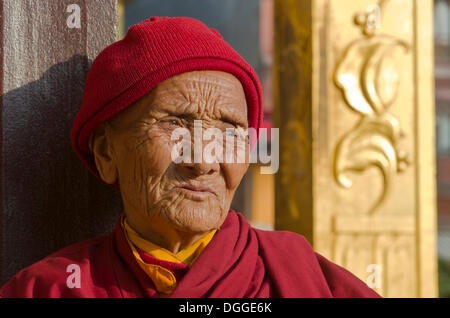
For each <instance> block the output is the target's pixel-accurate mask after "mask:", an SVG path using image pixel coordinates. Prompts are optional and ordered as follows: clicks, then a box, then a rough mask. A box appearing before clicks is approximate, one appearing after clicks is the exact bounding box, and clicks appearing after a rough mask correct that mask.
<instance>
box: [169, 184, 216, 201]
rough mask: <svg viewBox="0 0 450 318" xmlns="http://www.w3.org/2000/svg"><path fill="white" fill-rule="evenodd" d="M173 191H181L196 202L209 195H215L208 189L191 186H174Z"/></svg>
mask: <svg viewBox="0 0 450 318" xmlns="http://www.w3.org/2000/svg"><path fill="white" fill-rule="evenodd" d="M174 190H177V191H181V192H183V193H184V194H186V195H187V196H188V197H191V198H192V199H196V200H204V199H206V198H208V197H210V196H211V195H216V193H215V192H214V191H213V190H211V189H210V188H208V187H202V186H194V185H191V184H183V185H179V186H175V187H174Z"/></svg>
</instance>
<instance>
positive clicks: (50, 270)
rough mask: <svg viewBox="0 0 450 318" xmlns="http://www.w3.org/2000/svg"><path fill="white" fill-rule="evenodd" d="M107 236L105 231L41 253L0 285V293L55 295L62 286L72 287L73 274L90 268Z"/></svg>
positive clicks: (103, 251)
mask: <svg viewBox="0 0 450 318" xmlns="http://www.w3.org/2000/svg"><path fill="white" fill-rule="evenodd" d="M108 240H109V235H104V236H99V237H95V238H92V239H88V240H85V241H82V242H78V243H74V244H71V245H69V246H66V247H64V248H62V249H60V250H58V251H56V252H54V253H52V254H50V255H48V256H46V257H44V258H43V259H41V260H39V261H37V262H35V263H33V264H32V265H30V266H28V267H26V268H24V269H22V270H20V271H19V272H18V273H17V274H15V275H14V276H13V277H12V278H11V279H9V280H8V281H7V282H6V283H5V284H4V285H3V286H1V287H0V297H5V298H8V297H20V298H22V297H23V298H27V297H59V295H60V294H61V289H62V288H63V289H74V288H76V287H77V286H76V285H77V284H78V280H77V275H79V278H80V279H81V278H82V277H83V273H84V274H87V273H88V272H89V273H90V272H91V271H92V267H93V263H96V259H101V258H104V257H105V256H106V253H107V245H108ZM71 275H72V276H71ZM80 282H82V281H81V280H80ZM72 285H73V286H72Z"/></svg>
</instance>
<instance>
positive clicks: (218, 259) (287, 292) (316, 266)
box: [0, 210, 379, 298]
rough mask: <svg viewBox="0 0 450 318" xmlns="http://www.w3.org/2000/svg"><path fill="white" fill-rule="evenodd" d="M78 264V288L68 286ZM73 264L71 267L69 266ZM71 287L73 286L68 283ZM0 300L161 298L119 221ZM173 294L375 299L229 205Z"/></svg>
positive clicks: (296, 238) (301, 245) (297, 239)
mask: <svg viewBox="0 0 450 318" xmlns="http://www.w3.org/2000/svg"><path fill="white" fill-rule="evenodd" d="M71 264H76V265H78V266H79V269H80V282H81V284H80V285H81V286H80V288H77V287H73V286H72V287H73V288H69V287H68V284H67V280H68V278H69V276H70V275H72V274H73V272H72V271H69V272H67V269H68V266H69V265H71ZM69 269H70V267H69ZM69 285H70V284H69ZM0 297H159V294H158V292H157V291H156V290H155V287H154V284H153V282H152V280H151V279H150V277H149V276H147V274H146V273H145V272H144V271H143V270H142V269H141V268H140V267H139V265H138V263H137V262H136V261H135V258H134V256H133V254H132V252H131V249H130V247H129V246H128V243H127V240H126V238H125V236H124V232H123V230H122V227H121V225H120V219H119V221H118V222H117V224H116V227H115V229H114V230H113V232H112V233H111V234H109V235H105V236H101V237H97V238H94V239H91V240H88V241H84V242H81V243H77V244H74V245H71V246H68V247H66V248H63V249H62V250H60V251H58V252H56V253H53V254H52V255H50V256H48V257H46V258H44V259H43V260H41V261H39V262H37V263H35V264H33V265H31V266H29V267H27V268H25V269H23V270H22V271H20V272H19V273H18V274H16V275H15V276H14V277H13V278H12V279H10V280H9V281H8V282H7V283H6V284H5V285H3V286H2V287H1V288H0ZM170 297H233V298H235V297H239V298H240V297H379V295H378V294H377V293H375V292H374V291H373V290H372V289H370V288H369V287H368V286H367V285H366V284H365V283H364V282H362V281H361V280H360V279H358V278H357V277H356V276H354V275H353V274H351V273H350V272H349V271H347V270H345V269H344V268H342V267H340V266H338V265H335V264H333V263H332V262H330V261H328V260H327V259H326V258H324V257H323V256H321V255H319V254H317V253H315V252H314V251H313V249H312V248H311V246H310V245H309V244H308V242H307V241H306V239H305V238H304V237H303V236H301V235H298V234H295V233H291V232H284V231H262V230H258V229H254V228H252V227H250V225H249V224H248V223H247V221H246V220H245V219H244V217H243V216H242V215H241V214H239V213H236V212H234V211H232V210H230V212H229V214H228V216H227V218H226V220H225V222H224V224H223V225H222V227H221V228H220V230H219V231H217V233H216V235H215V236H214V238H213V239H212V241H211V242H210V243H209V245H208V246H207V247H206V249H205V250H204V251H203V252H202V254H201V255H200V256H199V258H198V259H197V260H196V261H195V263H194V264H193V265H192V267H191V268H190V269H189V270H188V271H187V273H186V274H185V275H184V276H183V278H182V279H181V280H180V281H179V282H178V286H177V287H176V289H175V290H174V292H173V293H172V294H171V295H170Z"/></svg>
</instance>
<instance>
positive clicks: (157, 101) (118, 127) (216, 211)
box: [97, 71, 248, 233]
mask: <svg viewBox="0 0 450 318" xmlns="http://www.w3.org/2000/svg"><path fill="white" fill-rule="evenodd" d="M194 120H201V121H202V128H203V130H205V129H207V128H211V127H215V128H219V129H220V130H222V131H224V132H225V129H226V128H236V127H241V128H243V129H247V128H248V122H247V104H246V99H245V95H244V90H243V88H242V85H241V83H240V82H239V80H238V79H236V78H235V77H234V76H232V75H231V74H228V73H224V72H219V71H195V72H188V73H183V74H180V75H177V76H174V77H172V78H169V79H168V80H166V81H164V82H161V83H160V84H159V85H158V86H157V87H156V88H155V89H153V90H152V91H151V92H150V93H149V94H147V95H146V96H144V97H143V98H142V99H140V100H139V101H138V102H136V103H135V105H133V106H131V107H129V108H128V109H127V110H126V111H124V112H123V113H121V114H120V115H119V116H117V117H115V118H114V119H113V120H112V121H110V123H109V124H108V125H107V128H106V130H107V133H106V135H107V139H108V147H109V148H110V153H111V165H113V166H114V167H115V168H108V169H109V170H108V171H112V170H114V169H116V170H115V171H116V173H117V177H118V180H119V184H120V189H121V194H122V198H123V202H124V206H125V211H126V213H127V217H128V218H129V219H132V220H133V219H134V221H133V222H134V223H139V222H149V223H151V222H155V223H154V224H157V223H164V222H166V223H167V224H170V225H171V226H173V227H175V228H177V229H178V230H180V231H185V232H192V233H200V232H206V231H210V230H212V229H214V228H218V227H220V225H221V224H222V223H223V221H224V219H225V217H226V215H227V212H228V210H229V208H230V204H231V200H232V198H233V195H234V193H235V191H236V188H237V187H238V185H239V183H240V181H241V179H242V177H243V175H244V173H245V172H246V170H247V168H248V163H219V162H213V163H207V162H205V161H204V160H203V161H202V162H200V163H180V164H176V163H175V162H174V161H173V160H172V156H171V153H172V149H173V147H174V145H175V144H176V143H177V142H178V141H179V140H171V136H172V133H173V131H174V130H175V129H177V128H180V127H183V128H187V129H189V131H190V132H191V135H192V140H193V139H194V138H193V136H194ZM233 138H238V137H233ZM247 140H248V139H247ZM203 142H204V145H205V144H206V141H203ZM232 149H234V150H233V151H236V148H232ZM247 150H248V146H247ZM245 162H248V160H245ZM98 164H99V163H98V162H97V165H98ZM109 173H110V175H111V174H113V175H114V172H109ZM101 175H102V173H101ZM102 177H103V175H102ZM104 179H105V178H104ZM106 179H108V178H107V176H106ZM113 180H114V178H110V179H109V180H107V181H108V182H110V183H111V182H113Z"/></svg>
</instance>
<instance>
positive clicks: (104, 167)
mask: <svg viewBox="0 0 450 318" xmlns="http://www.w3.org/2000/svg"><path fill="white" fill-rule="evenodd" d="M107 129H108V127H106V125H101V126H100V127H98V128H97V129H96V130H95V132H94V133H93V134H92V135H91V137H90V139H89V148H90V149H91V151H92V153H93V155H94V159H95V165H96V166H97V170H98V172H99V174H100V177H101V178H102V180H103V181H104V182H106V183H108V184H114V183H115V182H116V181H117V179H118V172H117V165H116V162H115V160H114V156H113V151H112V147H111V141H110V140H109V139H110V138H108V137H109V136H108V132H107Z"/></svg>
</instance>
